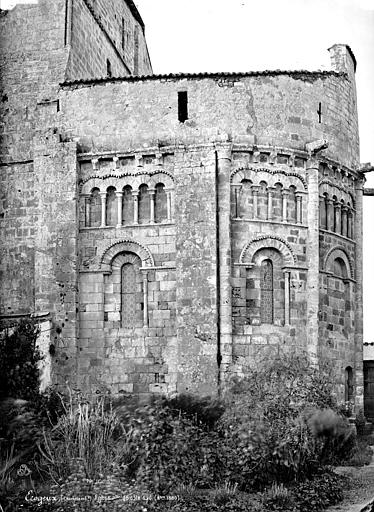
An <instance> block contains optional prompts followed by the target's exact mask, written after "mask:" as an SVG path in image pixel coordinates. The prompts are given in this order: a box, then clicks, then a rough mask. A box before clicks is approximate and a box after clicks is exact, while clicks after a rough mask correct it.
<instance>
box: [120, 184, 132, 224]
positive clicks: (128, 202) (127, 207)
mask: <svg viewBox="0 0 374 512" xmlns="http://www.w3.org/2000/svg"><path fill="white" fill-rule="evenodd" d="M133 222H134V200H133V197H132V188H131V187H130V185H126V187H124V188H123V194H122V223H123V224H132V223H133Z"/></svg>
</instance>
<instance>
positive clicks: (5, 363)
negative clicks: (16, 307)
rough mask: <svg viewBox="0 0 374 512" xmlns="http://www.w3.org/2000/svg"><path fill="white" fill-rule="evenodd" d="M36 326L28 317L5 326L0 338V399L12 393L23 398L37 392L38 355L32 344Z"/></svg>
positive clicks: (36, 331) (10, 395)
mask: <svg viewBox="0 0 374 512" xmlns="http://www.w3.org/2000/svg"><path fill="white" fill-rule="evenodd" d="M38 334H39V329H38V327H37V325H36V324H35V323H34V322H33V321H31V320H27V321H25V320H24V321H22V322H20V323H19V324H18V325H16V326H14V327H13V328H7V329H5V331H4V332H3V334H2V337H1V338H0V400H2V399H5V398H8V397H12V398H23V399H25V400H28V399H32V398H35V397H36V396H37V395H38V393H39V369H38V363H39V361H40V360H41V355H40V353H39V350H38V349H37V347H36V341H37V338H38Z"/></svg>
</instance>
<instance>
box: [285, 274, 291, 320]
mask: <svg viewBox="0 0 374 512" xmlns="http://www.w3.org/2000/svg"><path fill="white" fill-rule="evenodd" d="M290 274H291V272H290V271H289V270H285V272H284V324H285V325H290Z"/></svg>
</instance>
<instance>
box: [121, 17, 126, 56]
mask: <svg viewBox="0 0 374 512" xmlns="http://www.w3.org/2000/svg"><path fill="white" fill-rule="evenodd" d="M121 40H122V41H121V46H122V50H124V49H125V20H124V19H123V18H122V32H121Z"/></svg>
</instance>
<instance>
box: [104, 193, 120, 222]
mask: <svg viewBox="0 0 374 512" xmlns="http://www.w3.org/2000/svg"><path fill="white" fill-rule="evenodd" d="M105 217H106V225H107V226H115V225H116V224H117V203H116V189H115V188H114V187H109V188H108V190H107V192H106V216H105Z"/></svg>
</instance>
